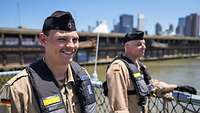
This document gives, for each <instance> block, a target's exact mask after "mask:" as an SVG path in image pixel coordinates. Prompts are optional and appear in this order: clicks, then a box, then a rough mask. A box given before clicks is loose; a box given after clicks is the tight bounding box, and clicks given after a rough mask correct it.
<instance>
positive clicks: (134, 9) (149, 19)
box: [0, 0, 200, 34]
mask: <svg viewBox="0 0 200 113" xmlns="http://www.w3.org/2000/svg"><path fill="white" fill-rule="evenodd" d="M0 4H1V5H2V6H1V8H0V9H1V10H0V14H1V15H2V16H1V22H0V27H11V28H16V27H17V26H23V27H27V28H34V29H41V27H42V24H43V21H44V19H45V18H46V17H47V16H49V15H50V14H51V13H52V12H54V11H55V10H65V11H71V12H72V14H73V16H74V17H75V21H76V25H77V29H78V31H82V30H84V31H87V28H88V25H90V26H95V23H96V21H106V22H107V23H108V25H109V30H113V26H114V25H115V24H117V23H118V22H119V16H120V15H122V14H129V15H133V16H134V27H135V28H136V27H137V18H138V13H142V14H144V27H145V30H147V31H148V32H149V34H155V24H156V23H157V22H159V23H160V24H161V25H162V26H163V29H167V28H168V27H169V24H172V25H173V26H174V27H176V26H177V24H178V18H180V17H185V16H186V15H189V14H191V13H197V14H200V7H199V6H198V4H200V1H199V0H181V1H179V0H168V1H161V0H152V1H145V0H140V1H138V0H132V1H119V0H117V1H116V0H115V1H114V0H109V1H106V0H101V1H94V0H87V1H81V0H74V1H70V0H34V1H31V0H1V1H0Z"/></svg>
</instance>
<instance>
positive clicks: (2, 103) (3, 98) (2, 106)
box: [0, 85, 11, 113]
mask: <svg viewBox="0 0 200 113" xmlns="http://www.w3.org/2000/svg"><path fill="white" fill-rule="evenodd" d="M0 113H11V100H10V89H9V87H8V85H4V86H3V87H2V88H1V90H0Z"/></svg>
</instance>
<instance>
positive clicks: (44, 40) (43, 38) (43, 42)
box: [39, 32, 48, 47]
mask: <svg viewBox="0 0 200 113" xmlns="http://www.w3.org/2000/svg"><path fill="white" fill-rule="evenodd" d="M47 38H48V37H47V35H45V34H44V33H43V32H41V33H39V42H40V44H41V46H43V47H44V46H45V45H46V43H47Z"/></svg>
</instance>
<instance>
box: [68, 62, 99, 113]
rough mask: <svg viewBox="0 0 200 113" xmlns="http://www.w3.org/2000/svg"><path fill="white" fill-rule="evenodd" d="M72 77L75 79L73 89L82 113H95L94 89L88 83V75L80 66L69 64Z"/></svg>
mask: <svg viewBox="0 0 200 113" xmlns="http://www.w3.org/2000/svg"><path fill="white" fill-rule="evenodd" d="M71 66H72V69H73V71H74V72H73V73H74V74H73V75H76V76H74V78H75V89H76V93H77V96H78V99H79V103H80V107H81V112H82V113H96V98H95V93H94V87H93V86H92V83H91V81H90V78H89V76H88V74H87V73H86V72H85V70H83V69H82V68H81V67H80V65H78V64H77V63H75V62H72V63H71Z"/></svg>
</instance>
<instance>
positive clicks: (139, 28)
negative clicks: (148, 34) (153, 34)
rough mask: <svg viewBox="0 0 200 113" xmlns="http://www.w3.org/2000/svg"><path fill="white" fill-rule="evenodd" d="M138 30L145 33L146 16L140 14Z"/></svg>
mask: <svg viewBox="0 0 200 113" xmlns="http://www.w3.org/2000/svg"><path fill="white" fill-rule="evenodd" d="M137 29H138V30H140V31H144V30H145V28H144V14H142V13H139V14H138V23H137Z"/></svg>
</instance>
